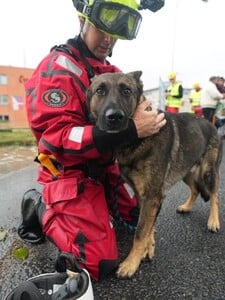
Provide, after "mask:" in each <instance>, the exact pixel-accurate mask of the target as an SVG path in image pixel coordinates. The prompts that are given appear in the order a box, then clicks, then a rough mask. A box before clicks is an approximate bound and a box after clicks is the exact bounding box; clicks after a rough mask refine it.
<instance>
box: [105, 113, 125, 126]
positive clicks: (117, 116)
mask: <svg viewBox="0 0 225 300" xmlns="http://www.w3.org/2000/svg"><path fill="white" fill-rule="evenodd" d="M124 117H125V114H124V112H123V111H122V110H121V109H108V110H107V111H106V113H105V118H106V121H107V123H108V124H110V125H113V124H115V125H116V124H118V123H121V122H122V121H123V120H124Z"/></svg>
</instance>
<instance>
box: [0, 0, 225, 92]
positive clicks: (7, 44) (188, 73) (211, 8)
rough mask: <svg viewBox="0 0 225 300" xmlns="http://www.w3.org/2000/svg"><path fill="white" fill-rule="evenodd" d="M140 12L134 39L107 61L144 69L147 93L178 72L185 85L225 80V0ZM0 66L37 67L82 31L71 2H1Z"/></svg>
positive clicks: (184, 0)
mask: <svg viewBox="0 0 225 300" xmlns="http://www.w3.org/2000/svg"><path fill="white" fill-rule="evenodd" d="M165 2H166V3H165V6H164V7H163V8H162V9H161V10H160V11H158V12H156V13H153V12H150V11H147V10H145V11H142V15H143V21H142V24H141V28H140V31H139V34H138V37H137V38H136V40H133V41H121V40H119V41H118V42H117V44H116V46H115V48H114V51H113V56H112V57H111V58H110V59H109V60H110V62H111V63H113V64H116V65H117V66H118V67H120V68H121V69H122V70H123V71H124V72H127V71H134V70H142V71H143V75H142V79H143V81H144V85H145V89H148V88H151V87H156V86H157V85H158V82H159V78H162V80H167V75H168V73H169V72H170V71H176V72H177V74H178V79H179V80H181V81H182V82H183V85H184V86H185V87H191V86H192V84H193V83H194V82H196V81H198V82H200V83H201V84H204V82H205V81H206V80H207V79H208V78H209V77H210V76H211V75H220V76H225V58H224V56H225V35H224V28H225V17H224V14H225V0H208V2H203V1H202V0H165ZM0 28H1V29H0V30H1V31H0V32H1V33H0V39H1V40H0V42H1V46H0V65H6V66H7V65H9V66H18V67H27V68H35V67H36V66H37V65H38V63H39V62H40V61H41V59H42V58H43V57H44V56H45V55H46V54H47V53H48V52H49V50H50V48H51V47H52V46H54V45H56V44H61V43H64V42H65V41H66V40H67V39H68V38H71V37H73V36H75V35H76V34H77V33H78V32H79V25H78V22H77V15H76V11H75V9H74V8H73V5H72V1H71V0H0Z"/></svg>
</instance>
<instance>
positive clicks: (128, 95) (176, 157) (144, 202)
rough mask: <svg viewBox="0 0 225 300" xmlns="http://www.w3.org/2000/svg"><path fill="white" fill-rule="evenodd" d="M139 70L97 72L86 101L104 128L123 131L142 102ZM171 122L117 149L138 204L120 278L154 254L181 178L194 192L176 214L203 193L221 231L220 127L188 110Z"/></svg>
mask: <svg viewBox="0 0 225 300" xmlns="http://www.w3.org/2000/svg"><path fill="white" fill-rule="evenodd" d="M141 75H142V72H141V71H136V72H130V73H127V74H124V73H113V74H112V73H105V74H102V75H99V76H96V77H95V78H94V79H93V81H92V83H91V85H90V87H89V89H88V91H87V104H88V108H89V111H90V114H91V116H92V118H93V119H94V122H95V124H96V125H97V126H98V127H99V129H100V130H102V131H105V132H109V133H111V134H114V133H116V132H119V131H122V130H125V129H126V127H127V125H128V121H129V119H130V118H132V116H133V114H134V112H135V109H136V107H137V105H138V104H139V103H140V101H144V99H145V98H144V96H143V84H142V81H141V80H140V77H141ZM165 116H166V119H167V123H166V125H165V126H164V127H163V128H162V129H161V130H160V131H159V133H157V134H155V135H152V136H150V137H148V138H144V139H140V140H139V142H138V143H136V144H133V145H127V144H126V143H124V144H123V145H121V146H120V147H117V148H116V149H114V150H115V157H116V158H117V160H118V162H119V165H120V169H121V174H122V176H123V177H124V179H125V180H126V181H127V182H128V183H129V184H130V185H131V186H132V188H133V189H134V191H135V193H136V196H137V199H138V201H139V206H140V214H139V219H138V224H137V229H136V232H135V236H134V239H133V246H132V249H131V251H130V253H129V255H128V257H127V258H126V259H125V260H124V261H123V262H122V263H121V264H120V265H119V268H118V271H117V275H118V276H119V277H131V276H132V275H133V274H134V273H135V272H136V270H137V269H138V267H139V264H140V262H141V260H142V259H143V258H145V257H146V256H147V257H149V258H150V259H152V258H153V256H154V252H155V239H154V225H155V222H156V218H157V215H158V213H159V210H160V207H161V204H162V202H163V199H164V193H165V190H166V189H168V188H170V187H171V186H172V185H174V184H175V183H176V182H178V181H180V180H183V181H184V182H185V183H186V184H187V185H188V187H189V189H190V196H189V198H188V199H187V200H186V202H185V203H184V204H182V205H180V206H179V207H178V208H177V210H178V212H182V213H185V212H189V211H190V210H191V208H192V206H193V204H194V202H195V200H196V199H197V196H198V195H199V194H200V195H201V197H202V198H203V199H204V200H205V201H208V200H210V214H209V218H208V230H210V231H213V232H217V231H218V230H219V228H220V222H219V199H218V185H219V167H220V163H221V159H222V143H221V140H220V138H219V136H218V134H217V130H216V128H215V127H214V126H213V125H212V124H211V123H210V122H208V121H207V120H205V119H203V118H200V117H197V116H195V115H193V114H190V113H179V114H170V113H165Z"/></svg>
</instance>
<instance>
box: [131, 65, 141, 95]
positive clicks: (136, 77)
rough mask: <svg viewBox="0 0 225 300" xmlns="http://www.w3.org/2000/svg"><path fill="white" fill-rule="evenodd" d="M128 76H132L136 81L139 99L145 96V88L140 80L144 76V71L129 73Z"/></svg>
mask: <svg viewBox="0 0 225 300" xmlns="http://www.w3.org/2000/svg"><path fill="white" fill-rule="evenodd" d="M128 75H131V76H132V77H133V78H134V80H135V81H136V83H137V90H138V97H140V96H141V95H142V94H143V88H144V85H143V82H142V80H141V79H140V78H141V75H142V71H133V72H130V73H128Z"/></svg>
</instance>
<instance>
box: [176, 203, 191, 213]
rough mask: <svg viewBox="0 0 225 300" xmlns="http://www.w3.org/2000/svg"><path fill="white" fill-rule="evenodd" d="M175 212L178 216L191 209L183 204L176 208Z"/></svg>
mask: <svg viewBox="0 0 225 300" xmlns="http://www.w3.org/2000/svg"><path fill="white" fill-rule="evenodd" d="M176 211H177V213H179V214H185V213H189V212H190V211H191V208H190V207H188V206H186V205H184V204H183V205H180V206H178V207H177V210H176Z"/></svg>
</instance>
